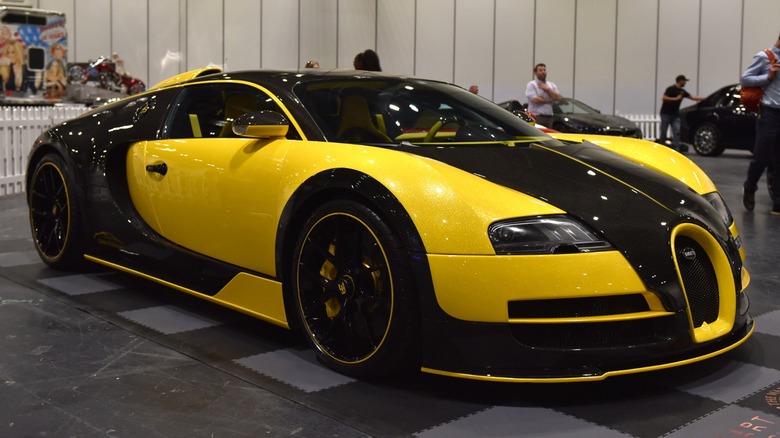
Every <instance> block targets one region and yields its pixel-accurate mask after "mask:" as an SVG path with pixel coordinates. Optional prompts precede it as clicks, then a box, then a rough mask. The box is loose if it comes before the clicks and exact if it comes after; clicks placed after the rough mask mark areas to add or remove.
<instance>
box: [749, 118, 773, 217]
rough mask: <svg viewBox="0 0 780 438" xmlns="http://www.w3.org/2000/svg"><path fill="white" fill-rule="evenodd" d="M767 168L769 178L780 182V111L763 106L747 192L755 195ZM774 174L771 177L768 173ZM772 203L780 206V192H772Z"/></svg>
mask: <svg viewBox="0 0 780 438" xmlns="http://www.w3.org/2000/svg"><path fill="white" fill-rule="evenodd" d="M767 167H769V168H770V170H769V171H768V172H767V178H772V177H773V178H772V179H773V180H774V181H780V179H778V176H780V109H778V108H772V107H766V106H762V107H761V110H760V115H759V117H758V120H757V121H756V143H755V144H754V146H753V159H752V160H750V164H749V165H748V171H747V178H746V179H745V185H744V188H745V192H747V193H755V191H756V190H758V180H759V179H761V174H762V173H764V169H766V168H767ZM769 172H772V175H771V176H770V175H769V174H768V173H769ZM772 195H773V196H772V202H773V203H774V205H776V206H780V190H778V188H777V187H774V188H773V190H772Z"/></svg>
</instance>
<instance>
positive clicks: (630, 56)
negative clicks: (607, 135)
mask: <svg viewBox="0 0 780 438" xmlns="http://www.w3.org/2000/svg"><path fill="white" fill-rule="evenodd" d="M617 8H618V9H617V47H616V57H615V109H614V112H615V113H617V114H655V113H657V108H656V97H657V94H656V93H657V92H656V87H655V83H656V68H657V67H656V64H657V55H656V52H657V50H656V29H657V22H658V20H657V17H658V3H657V2H651V1H647V0H620V1H619V2H618V5H617ZM662 92H663V91H662ZM658 98H659V99H660V97H658Z"/></svg>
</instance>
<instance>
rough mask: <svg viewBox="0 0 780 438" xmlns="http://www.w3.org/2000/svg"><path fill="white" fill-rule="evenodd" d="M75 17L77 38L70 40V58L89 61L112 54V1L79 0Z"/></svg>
mask: <svg viewBox="0 0 780 438" xmlns="http://www.w3.org/2000/svg"><path fill="white" fill-rule="evenodd" d="M66 19H67V17H66ZM73 19H74V22H75V24H76V26H75V28H74V33H75V38H74V39H73V40H74V41H73V42H69V44H71V49H69V55H70V56H68V58H69V60H72V61H76V62H87V61H89V60H91V59H97V58H98V57H100V56H110V55H111V2H107V1H105V0H77V1H76V3H75V8H74V11H73Z"/></svg>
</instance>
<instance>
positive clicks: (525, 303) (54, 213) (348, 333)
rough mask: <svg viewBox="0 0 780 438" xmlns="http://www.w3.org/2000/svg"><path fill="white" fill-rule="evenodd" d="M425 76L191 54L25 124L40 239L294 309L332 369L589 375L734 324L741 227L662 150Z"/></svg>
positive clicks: (693, 354)
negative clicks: (259, 64) (33, 131)
mask: <svg viewBox="0 0 780 438" xmlns="http://www.w3.org/2000/svg"><path fill="white" fill-rule="evenodd" d="M555 135H558V136H559V137H558V138H557V139H556V138H553V137H551V136H550V135H548V134H545V133H542V132H541V131H538V130H537V129H535V128H534V127H532V126H530V125H529V124H527V123H525V122H523V121H522V120H520V119H519V118H517V117H516V116H514V115H513V114H512V113H510V112H508V111H506V110H504V109H502V108H500V107H499V106H497V105H495V104H493V103H491V102H489V101H487V100H485V99H483V98H481V97H479V96H476V95H473V94H471V93H468V92H467V91H466V90H463V89H461V88H459V87H456V86H453V85H450V84H446V83H442V82H436V81H429V80H422V79H416V78H409V77H398V76H390V75H383V74H380V73H367V72H344V71H342V72H319V71H307V72H305V73H303V72H295V71H288V72H285V71H251V72H250V71H247V72H233V73H223V72H221V71H219V70H215V69H204V70H200V71H193V72H188V73H185V74H182V75H180V76H178V77H175V78H172V79H170V80H168V81H165V82H163V83H161V84H158V85H157V86H155V87H153V88H151V89H149V90H148V91H146V92H144V93H142V94H139V95H136V96H132V97H128V98H126V99H124V100H121V101H118V102H115V103H111V104H108V105H105V106H102V107H99V108H96V109H94V110H92V111H90V112H88V113H86V114H84V115H83V116H81V117H79V118H77V119H74V120H71V121H68V122H67V123H63V124H61V125H59V126H56V127H53V128H52V129H50V130H48V131H47V132H45V133H44V134H42V135H41V136H40V137H39V138H38V139H37V140H36V142H35V145H34V147H33V149H32V152H31V155H30V161H29V169H28V177H27V186H28V194H29V195H28V196H29V198H28V201H29V208H30V223H31V227H32V233H33V238H34V241H35V245H36V248H37V250H38V252H39V253H40V256H41V257H42V258H43V260H44V261H45V262H46V263H48V264H49V265H51V266H53V267H56V268H72V267H75V266H78V265H79V264H81V263H83V262H84V261H85V260H88V261H91V262H96V263H99V264H102V265H105V266H109V267H112V268H115V269H119V270H121V271H125V272H129V273H132V274H136V275H139V276H141V277H144V278H147V279H149V280H153V281H156V282H159V283H162V284H165V285H168V286H170V287H173V288H175V289H178V290H180V291H183V292H186V293H189V294H193V295H196V296H199V297H202V298H204V299H207V300H209V301H212V302H214V303H218V304H221V305H224V306H227V307H230V308H232V309H235V310H238V311H241V312H244V313H247V314H250V315H253V316H255V317H257V318H261V319H263V320H266V321H268V322H270V323H273V324H276V325H279V326H282V327H288V328H295V329H299V330H300V331H301V332H302V333H303V334H304V335H305V336H306V337H307V339H308V340H309V342H310V344H311V345H312V347H313V348H314V349H315V350H316V352H317V354H318V357H319V358H320V359H321V361H322V362H324V363H325V364H327V365H328V366H330V367H332V368H333V369H335V370H338V371H339V372H342V373H345V374H349V375H352V376H365V377H373V376H380V375H385V374H387V373H397V372H402V371H404V370H422V371H424V372H429V373H437V374H443V375H448V376H455V377H462V378H473V379H484V380H495V381H532V380H540V381H553V382H561V381H570V380H578V379H579V380H581V379H584V380H589V379H590V380H598V379H603V378H605V377H608V376H611V375H619V374H627V373H636V372H641V371H649V370H655V369H661V368H666V367H671V366H676V365H682V364H686V363H690V362H694V361H697V360H702V359H705V358H708V357H712V356H715V355H717V354H720V353H723V352H725V351H728V350H730V349H732V348H734V347H736V346H738V345H740V344H741V343H742V342H744V341H745V340H746V339H747V338H748V337H749V336H750V334H751V333H752V331H753V320H752V319H751V317H750V316H749V315H748V313H747V310H748V299H747V296H746V294H745V293H744V289H745V287H746V286H747V283H748V282H749V276H748V274H747V272H746V271H745V270H744V269H743V267H742V261H743V260H742V259H743V257H744V251H743V250H742V248H741V244H740V239H739V236H738V232H737V227H736V225H735V224H734V221H733V220H732V217H731V215H730V213H729V211H728V208H727V207H726V205H725V204H724V202H723V199H722V198H721V196H720V195H719V194H718V192H717V190H716V188H715V186H714V185H713V183H712V182H711V180H710V179H709V178H708V177H707V176H706V175H705V174H704V173H703V172H702V171H701V170H700V169H699V168H698V167H697V166H696V165H694V164H693V163H692V162H691V161H689V160H688V159H687V158H685V157H684V156H682V155H679V154H677V153H676V152H673V151H671V150H670V149H668V148H666V147H662V146H659V145H655V144H653V143H649V142H644V141H641V140H636V139H627V138H617V137H597V136H594V137H590V138H589V140H590V141H587V142H583V141H582V137H581V136H576V135H565V134H555Z"/></svg>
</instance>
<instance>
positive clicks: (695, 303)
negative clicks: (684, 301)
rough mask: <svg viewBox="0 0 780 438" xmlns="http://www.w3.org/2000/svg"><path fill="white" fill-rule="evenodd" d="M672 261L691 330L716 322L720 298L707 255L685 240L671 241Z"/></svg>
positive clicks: (712, 268)
mask: <svg viewBox="0 0 780 438" xmlns="http://www.w3.org/2000/svg"><path fill="white" fill-rule="evenodd" d="M674 248H675V257H676V259H677V265H678V266H679V267H680V276H681V277H682V281H683V285H684V287H685V293H686V295H687V297H688V305H689V307H690V311H691V318H692V319H693V326H694V327H699V326H701V325H702V324H703V323H705V322H706V323H712V322H714V321H715V320H717V319H718V309H719V307H720V297H719V295H718V279H717V276H716V275H715V268H714V267H713V266H712V263H711V262H710V259H709V257H708V256H707V253H706V252H705V251H704V248H702V246H701V245H699V244H698V243H697V242H696V241H695V240H693V239H691V238H690V237H687V236H679V237H677V238H676V239H675V244H674Z"/></svg>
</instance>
